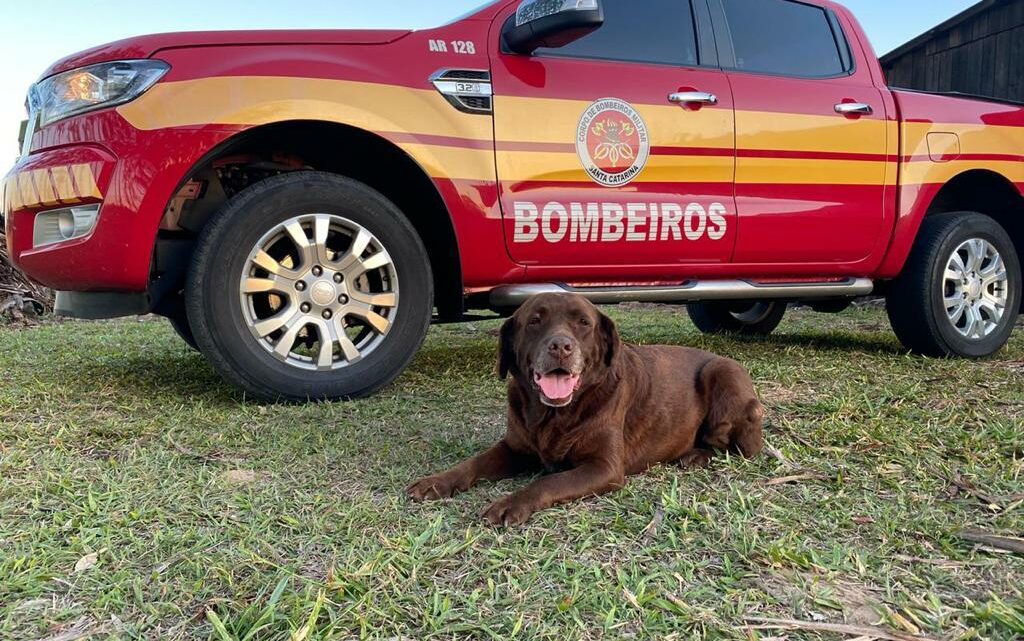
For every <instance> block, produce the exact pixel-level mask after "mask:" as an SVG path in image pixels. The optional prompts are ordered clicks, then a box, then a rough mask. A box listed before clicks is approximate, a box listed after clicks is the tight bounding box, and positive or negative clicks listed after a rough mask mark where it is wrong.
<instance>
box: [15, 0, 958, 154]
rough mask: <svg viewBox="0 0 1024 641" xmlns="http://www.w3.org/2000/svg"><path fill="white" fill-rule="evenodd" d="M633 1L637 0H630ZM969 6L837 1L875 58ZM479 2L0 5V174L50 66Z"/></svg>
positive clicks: (440, 11) (399, 21) (183, 0)
mask: <svg viewBox="0 0 1024 641" xmlns="http://www.w3.org/2000/svg"><path fill="white" fill-rule="evenodd" d="M637 1H640V2H642V1H643V0H637ZM974 1H975V0H845V1H844V4H845V5H846V6H848V7H849V8H850V9H852V10H853V12H854V13H855V14H856V15H857V17H858V18H859V19H860V21H861V24H862V25H863V26H864V29H865V31H867V33H868V36H869V37H870V38H871V41H872V44H873V45H874V46H875V49H876V50H877V51H878V53H879V55H882V54H884V53H886V52H888V51H891V50H892V49H895V48H896V47H897V46H899V45H900V44H902V43H904V42H906V41H908V40H910V39H911V38H913V37H915V36H917V35H918V34H920V33H923V32H924V31H927V30H928V29H930V28H931V27H933V26H935V25H937V24H939V23H941V22H943V21H944V20H946V19H947V18H950V17H952V16H953V15H955V14H957V13H959V12H960V11H963V10H964V9H966V8H967V7H969V6H971V5H972V4H973V3H974ZM481 4H483V0H382V1H377V2H366V1H365V0H364V1H358V0H306V1H301V0H299V1H296V2H294V4H290V3H288V2H281V0H247V1H245V2H239V1H238V0H219V1H210V0H174V1H173V2H163V1H160V2H147V1H146V0H142V1H139V0H135V1H129V0H91V1H90V2H84V1H83V0H74V1H73V0H34V1H31V0H30V1H20V0H0V82H2V84H0V87H2V89H0V174H3V173H5V171H6V169H7V166H8V164H9V163H8V159H9V160H10V162H13V160H14V159H15V156H17V152H18V150H17V137H18V126H19V123H20V122H21V120H23V119H24V118H25V109H24V104H25V94H26V91H27V90H28V87H29V86H30V85H31V84H32V83H33V82H35V81H36V80H37V79H38V77H39V74H40V73H42V72H43V71H44V70H45V69H46V68H47V67H48V66H49V65H50V64H51V63H53V62H54V61H56V60H57V59H59V58H63V57H64V56H66V55H68V54H71V53H75V52H76V51H81V50H82V49H87V48H89V47H93V46H95V45H99V44H103V43H105V42H110V41H112V40H119V39H121V38H126V37H130V36H134V35H142V34H146V33H160V32H165V31H201V30H207V29H304V28H305V29H309V28H318V29H332V28H338V29H344V28H371V27H393V28H395V27H399V28H414V29H422V28H427V27H432V26H436V25H440V24H444V23H445V22H448V21H449V20H451V19H452V18H455V17H457V16H460V15H462V14H463V13H465V12H467V11H468V10H470V9H472V8H475V7H477V6H479V5H481Z"/></svg>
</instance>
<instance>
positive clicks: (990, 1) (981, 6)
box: [882, 0, 1009, 65]
mask: <svg viewBox="0 0 1024 641" xmlns="http://www.w3.org/2000/svg"><path fill="white" fill-rule="evenodd" d="M1007 2H1009V0H981V2H979V3H978V4H976V5H974V6H972V7H969V8H967V9H965V10H964V11H961V12H960V13H958V14H956V15H955V16H953V17H952V18H950V19H949V20H947V21H945V22H943V23H942V24H940V25H939V26H937V27H933V28H932V29H929V30H928V31H926V32H924V33H922V34H921V35H919V36H918V37H916V38H914V39H913V40H911V41H910V42H908V43H906V44H903V45H900V46H899V47H897V48H896V49H893V50H892V51H890V52H889V53H887V54H885V55H884V56H882V64H883V65H887V64H889V63H890V62H892V61H893V60H895V59H896V58H901V57H903V56H904V55H905V54H908V53H910V52H911V51H913V50H914V49H917V48H918V47H920V46H922V45H923V44H925V43H926V42H928V41H929V40H931V39H932V38H934V37H935V36H937V35H938V34H940V33H942V32H944V31H949V30H950V29H952V28H953V27H955V26H957V25H959V24H960V23H962V22H965V21H967V20H970V19H971V18H973V17H974V16H976V15H978V14H979V13H982V12H984V11H988V10H989V9H991V8H993V7H997V6H999V5H1001V4H1006V3H1007Z"/></svg>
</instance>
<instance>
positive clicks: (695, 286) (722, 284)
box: [491, 278, 875, 308]
mask: <svg viewBox="0 0 1024 641" xmlns="http://www.w3.org/2000/svg"><path fill="white" fill-rule="evenodd" d="M874 288H875V284H874V282H873V281H872V280H871V279H868V278H849V279H846V280H840V281H830V282H823V283H779V284H774V283H766V284H760V283H754V282H751V281H746V280H693V281H687V282H685V283H682V284H680V285H670V286H659V287H570V286H569V285H560V284H556V283H539V284H535V285H506V286H503V287H498V288H497V289H494V290H492V291H491V305H492V306H494V307H497V308H503V307H518V306H519V305H522V304H523V303H524V302H525V301H526V299H528V298H530V297H531V296H535V295H537V294H579V295H581V296H583V297H584V298H587V299H588V300H590V301H591V302H593V303H596V304H600V305H612V304H615V303H684V302H688V301H698V300H762V299H766V298H774V299H793V300H800V299H810V298H853V297H856V296H867V295H868V294H870V293H871V292H872V291H873V290H874Z"/></svg>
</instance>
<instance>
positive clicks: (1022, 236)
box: [879, 168, 1024, 278]
mask: <svg viewBox="0 0 1024 641" xmlns="http://www.w3.org/2000/svg"><path fill="white" fill-rule="evenodd" d="M907 193H908V190H907V189H906V188H905V189H904V198H906V197H908V196H907ZM928 195H929V191H928V190H927V189H926V188H925V187H924V186H922V187H920V188H919V189H918V191H917V193H916V197H917V198H918V199H919V201H918V202H915V203H912V204H911V205H910V207H911V210H910V213H909V214H908V215H906V218H905V221H904V222H901V223H899V224H898V225H897V229H896V232H895V236H894V238H893V243H892V245H891V246H890V247H889V253H888V255H887V257H886V262H885V264H883V266H882V267H881V268H880V270H879V271H880V273H881V275H882V277H883V278H894V277H896V276H897V275H899V273H900V272H901V271H902V270H903V269H904V267H905V265H906V261H907V259H908V258H909V257H910V252H911V249H912V248H913V245H914V242H915V241H916V239H917V236H918V234H919V233H920V231H921V225H922V224H924V221H925V219H926V218H929V217H932V216H937V215H939V214H945V213H949V212H955V211H973V212H978V213H980V214H985V215H986V216H989V217H991V218H993V219H994V220H995V221H996V222H998V223H999V224H1000V225H1002V226H1003V228H1005V229H1006V231H1007V233H1008V234H1009V235H1010V238H1011V239H1012V240H1013V243H1014V247H1015V248H1016V250H1017V254H1018V255H1020V256H1024V193H1022V192H1021V188H1019V187H1018V186H1017V185H1015V184H1014V183H1013V182H1012V181H1011V180H1010V179H1008V178H1007V177H1006V176H1004V175H1002V174H1000V173H999V172H996V171H993V170H991V169H980V168H976V169H969V170H967V171H964V172H961V173H959V174H957V175H956V176H954V177H953V178H952V179H950V180H949V181H947V182H946V183H945V184H943V185H942V186H941V187H938V188H937V189H936V190H935V191H934V193H933V194H931V195H930V198H928V199H927V200H924V198H925V197H926V196H928ZM913 196H914V194H912V196H911V197H913ZM904 206H905V207H906V206H907V205H904Z"/></svg>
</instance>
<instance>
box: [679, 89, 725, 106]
mask: <svg viewBox="0 0 1024 641" xmlns="http://www.w3.org/2000/svg"><path fill="white" fill-rule="evenodd" d="M668 101H669V102H674V103H676V104H680V105H687V104H698V105H717V104H718V96H716V95H715V94H713V93H707V92H705V91H680V92H677V93H670V94H669V95H668Z"/></svg>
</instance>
